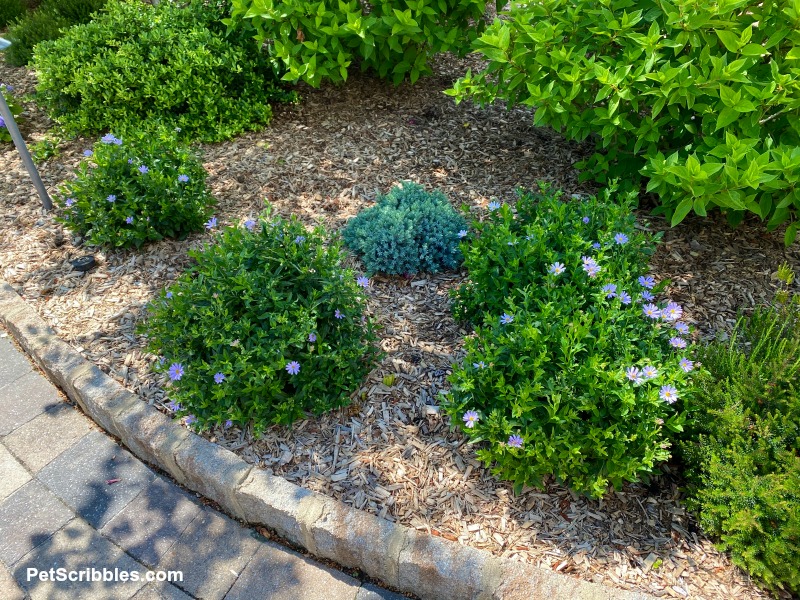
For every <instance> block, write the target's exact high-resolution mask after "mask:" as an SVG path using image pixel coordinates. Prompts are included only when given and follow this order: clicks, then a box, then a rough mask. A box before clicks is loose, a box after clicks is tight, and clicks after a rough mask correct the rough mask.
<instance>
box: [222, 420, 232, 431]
mask: <svg viewBox="0 0 800 600" xmlns="http://www.w3.org/2000/svg"><path fill="white" fill-rule="evenodd" d="M222 427H223V428H224V429H230V428H231V427H233V421H231V420H230V419H228V420H227V421H225V424H224V425H223V426H222Z"/></svg>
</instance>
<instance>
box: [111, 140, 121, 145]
mask: <svg viewBox="0 0 800 600" xmlns="http://www.w3.org/2000/svg"><path fill="white" fill-rule="evenodd" d="M112 143H113V144H114V145H115V146H122V140H121V139H120V138H114V141H113V142H112Z"/></svg>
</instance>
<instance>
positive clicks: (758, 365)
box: [679, 268, 800, 595]
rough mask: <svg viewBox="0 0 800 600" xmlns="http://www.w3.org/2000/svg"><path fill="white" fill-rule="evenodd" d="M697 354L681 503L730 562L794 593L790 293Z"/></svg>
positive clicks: (798, 589)
mask: <svg viewBox="0 0 800 600" xmlns="http://www.w3.org/2000/svg"><path fill="white" fill-rule="evenodd" d="M781 271H782V276H783V277H784V281H791V273H790V271H788V269H786V268H784V269H782V270H781ZM700 355H701V359H702V361H703V364H704V365H705V367H706V369H707V370H708V373H707V374H705V375H704V376H703V377H701V378H699V379H698V382H697V383H698V392H697V393H696V394H695V395H694V397H693V399H692V400H691V402H690V403H687V404H686V408H687V410H688V415H689V418H688V420H687V435H686V436H682V437H685V439H684V440H683V441H682V442H681V443H679V448H680V450H681V454H682V457H683V460H684V463H685V464H686V467H687V468H686V471H685V473H686V475H687V477H688V479H689V482H690V485H689V487H688V492H689V495H688V498H687V503H688V505H689V507H690V508H691V509H692V510H693V511H695V512H696V513H697V515H698V517H699V520H700V524H701V526H702V527H703V529H704V530H705V531H706V532H708V533H709V534H711V535H713V536H716V537H718V538H719V547H720V549H722V550H727V551H729V552H730V553H731V558H732V560H733V562H734V563H735V564H737V565H739V566H740V567H742V568H743V569H744V570H746V571H748V572H749V573H750V574H751V575H753V576H755V577H757V578H758V579H760V580H761V581H763V582H764V584H766V586H767V587H769V588H770V589H772V590H774V591H777V590H784V591H788V592H790V593H792V594H795V595H796V594H800V570H798V565H800V388H798V381H800V295H795V296H794V298H793V299H788V298H786V297H784V299H783V300H782V301H781V300H779V301H778V302H776V303H775V305H774V306H771V307H759V308H757V309H756V310H755V311H754V313H753V314H752V315H751V316H750V317H744V316H742V317H740V318H739V320H738V322H737V324H736V327H735V329H734V332H733V334H732V335H731V336H730V339H729V340H728V341H727V342H715V343H712V344H711V345H709V346H708V347H706V348H704V349H702V351H701V352H700Z"/></svg>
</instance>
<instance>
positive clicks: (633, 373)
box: [625, 367, 641, 382]
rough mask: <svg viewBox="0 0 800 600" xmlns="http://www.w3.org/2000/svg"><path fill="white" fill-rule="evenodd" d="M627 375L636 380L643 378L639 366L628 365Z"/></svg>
mask: <svg viewBox="0 0 800 600" xmlns="http://www.w3.org/2000/svg"><path fill="white" fill-rule="evenodd" d="M625 377H627V378H628V379H630V380H631V381H634V382H635V381H639V379H640V378H641V371H639V369H638V367H628V368H627V369H625Z"/></svg>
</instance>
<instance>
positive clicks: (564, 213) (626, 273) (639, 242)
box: [443, 188, 694, 497]
mask: <svg viewBox="0 0 800 600" xmlns="http://www.w3.org/2000/svg"><path fill="white" fill-rule="evenodd" d="M631 202H632V198H631V197H630V196H628V197H627V198H624V199H622V201H621V203H612V202H611V194H610V193H606V194H605V195H604V197H603V198H602V199H596V198H590V199H588V200H586V201H572V202H563V201H562V200H561V199H560V197H559V195H558V194H551V193H550V192H549V191H548V189H547V188H543V190H542V193H536V194H531V193H523V194H522V195H521V197H520V199H519V201H518V202H517V203H516V205H515V206H514V207H513V208H512V207H511V206H509V205H505V204H504V205H500V204H499V203H496V204H494V205H490V210H491V211H492V212H490V214H489V217H488V219H487V220H485V221H484V222H483V223H476V224H475V226H474V229H475V231H476V233H475V234H474V237H473V236H470V237H469V238H467V240H466V241H465V242H464V254H465V267H466V268H467V271H468V272H469V281H468V282H467V283H466V284H464V286H463V287H462V288H460V289H459V290H458V291H457V292H456V293H455V300H456V307H455V308H456V314H457V315H464V316H469V317H470V318H471V319H472V320H473V322H475V323H477V324H478V327H476V333H475V336H473V337H470V338H468V339H467V341H466V344H465V349H466V352H467V356H466V358H465V359H464V361H463V364H462V365H461V366H460V367H458V368H456V369H455V370H454V371H453V374H452V375H451V376H450V382H451V383H452V388H451V390H450V392H449V393H448V394H447V395H446V396H445V397H444V398H443V406H444V409H445V411H446V412H447V414H448V415H449V416H450V418H451V420H452V421H453V423H456V424H459V425H460V426H461V428H462V430H463V431H464V433H466V434H467V435H468V437H469V438H470V440H471V441H472V442H473V443H478V442H480V446H479V449H478V451H477V455H478V457H479V458H480V459H481V460H482V461H484V462H485V463H486V465H487V466H491V468H492V472H493V473H494V474H495V475H497V476H499V477H501V478H503V479H508V480H510V481H513V482H514V485H515V487H516V488H517V489H521V488H522V487H523V486H524V485H531V486H537V487H540V486H542V484H543V482H544V481H545V480H546V479H547V478H548V477H552V478H554V479H555V480H556V481H557V482H560V483H564V484H566V485H568V486H570V487H571V488H572V489H574V490H576V491H579V492H582V493H586V494H588V495H590V496H593V497H601V496H602V495H604V494H605V493H606V492H607V491H608V488H609V486H610V485H612V486H614V487H616V488H619V487H620V486H621V485H622V484H623V483H624V482H626V481H637V480H641V479H645V478H647V477H648V476H649V475H650V474H651V473H653V472H655V471H656V469H657V466H658V465H659V463H662V462H663V461H665V460H667V459H668V458H669V457H670V451H669V447H670V442H669V433H670V432H675V431H680V430H681V429H682V424H683V420H684V417H683V414H682V410H681V406H682V405H683V403H684V402H685V401H686V400H687V399H688V398H690V397H691V394H692V387H693V384H692V381H691V377H692V371H693V370H694V363H693V361H692V360H691V358H690V356H691V354H690V351H689V350H688V349H687V347H688V346H689V341H688V340H687V338H686V337H684V336H685V334H688V333H689V327H688V325H686V324H685V323H682V322H681V321H679V319H680V317H681V315H682V309H681V307H680V306H678V305H677V304H675V303H672V302H668V301H667V300H666V299H660V296H661V293H660V290H661V289H662V288H663V286H664V283H663V282H662V283H659V284H656V282H655V281H654V280H653V278H652V277H650V276H647V275H646V274H645V273H646V271H645V264H646V263H645V259H644V258H643V257H644V256H645V255H646V254H649V253H650V252H652V246H651V241H650V240H651V236H649V235H647V234H645V233H642V232H639V231H637V230H635V229H634V227H633V218H632V217H630V216H629V212H628V211H629V209H630V204H631Z"/></svg>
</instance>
